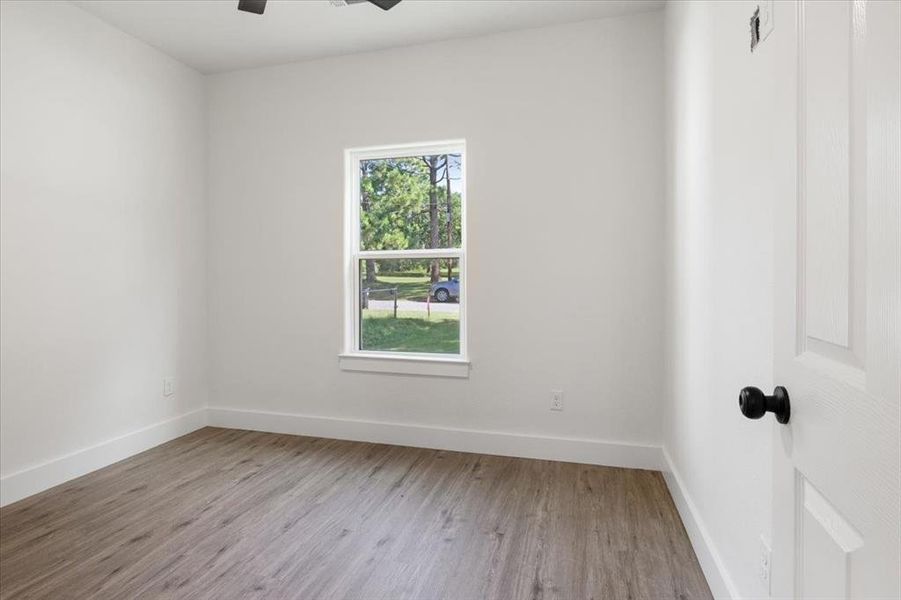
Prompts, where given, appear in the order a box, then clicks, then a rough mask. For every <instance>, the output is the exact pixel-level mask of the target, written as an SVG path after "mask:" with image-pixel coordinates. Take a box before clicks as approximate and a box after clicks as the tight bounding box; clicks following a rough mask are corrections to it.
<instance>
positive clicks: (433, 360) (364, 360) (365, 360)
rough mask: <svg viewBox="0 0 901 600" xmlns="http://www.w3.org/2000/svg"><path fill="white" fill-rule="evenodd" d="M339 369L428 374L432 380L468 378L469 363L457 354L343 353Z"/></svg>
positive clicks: (339, 360) (339, 361)
mask: <svg viewBox="0 0 901 600" xmlns="http://www.w3.org/2000/svg"><path fill="white" fill-rule="evenodd" d="M338 366H339V367H340V368H341V370H342V371H365V372H368V373H398V374H400V375H428V376H432V377H469V361H468V360H465V359H463V358H459V357H457V356H456V355H453V356H450V355H438V356H423V355H420V354H412V355H406V354H380V353H366V352H355V353H353V354H341V355H340V356H339V357H338Z"/></svg>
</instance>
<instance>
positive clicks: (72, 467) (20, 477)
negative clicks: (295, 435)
mask: <svg viewBox="0 0 901 600" xmlns="http://www.w3.org/2000/svg"><path fill="white" fill-rule="evenodd" d="M205 425H206V409H203V408H200V409H197V410H194V411H192V412H189V413H185V414H183V415H180V416H178V417H175V418H172V419H168V420H166V421H161V422H159V423H154V424H153V425H149V426H147V427H144V428H143V429H139V430H137V431H132V432H131V433H126V434H125V435H120V436H119V437H116V438H113V439H111V440H106V441H104V442H100V443H99V444H95V445H93V446H90V447H88V448H83V449H81V450H76V451H75V452H71V453H69V454H66V455H64V456H60V457H58V458H54V459H52V460H48V461H46V462H43V463H41V464H38V465H35V466H33V467H29V468H27V469H23V470H21V471H18V472H16V473H10V474H9V475H6V476H4V477H0V506H6V505H7V504H11V503H13V502H16V501H18V500H21V499H23V498H27V497H28V496H31V495H32V494H37V493H38V492H42V491H44V490H46V489H49V488H52V487H53V486H56V485H59V484H61V483H65V482H66V481H69V480H70V479H75V478H76V477H81V476H82V475H84V474H86V473H90V472H91V471H95V470H97V469H100V468H102V467H105V466H107V465H111V464H113V463H114V462H118V461H120V460H123V459H125V458H128V457H129V456H133V455H135V454H138V453H139V452H143V451H144V450H148V449H150V448H153V447H154V446H158V445H160V444H162V443H165V442H168V441H170V440H173V439H175V438H177V437H180V436H183V435H185V434H187V433H190V432H192V431H194V430H196V429H200V428H201V427H204V426H205Z"/></svg>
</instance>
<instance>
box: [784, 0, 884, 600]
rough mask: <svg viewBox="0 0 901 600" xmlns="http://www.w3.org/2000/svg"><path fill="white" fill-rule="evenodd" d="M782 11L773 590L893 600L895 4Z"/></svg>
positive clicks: (808, 5) (817, 1) (806, 5)
mask: <svg viewBox="0 0 901 600" xmlns="http://www.w3.org/2000/svg"><path fill="white" fill-rule="evenodd" d="M776 6H777V13H776V32H775V33H776V36H774V38H776V37H781V41H780V42H779V44H780V45H779V47H778V49H779V52H780V56H781V57H782V58H784V59H785V60H784V61H780V63H781V64H780V67H779V69H780V77H781V83H782V84H783V85H782V86H780V90H783V91H781V92H780V94H783V93H784V94H785V95H784V96H781V95H780V96H779V97H778V98H779V99H778V102H779V103H781V105H782V108H784V109H785V110H782V111H777V112H779V113H780V114H783V113H784V115H788V116H787V117H783V116H779V117H776V118H777V119H778V120H779V122H777V123H776V124H775V125H776V131H778V133H777V134H776V140H775V141H776V142H778V143H776V144H774V155H775V158H776V161H777V164H779V165H780V167H779V168H778V169H777V171H782V170H784V172H781V173H780V177H779V179H778V184H777V185H778V189H779V191H780V193H779V197H778V198H777V199H776V200H777V202H776V206H777V207H776V210H775V214H774V217H775V219H776V230H775V233H776V248H775V250H776V265H775V276H776V277H775V286H776V287H775V335H774V345H775V378H776V383H777V384H778V385H782V386H785V387H786V388H787V389H788V393H789V397H790V400H791V419H790V421H789V423H788V424H787V425H779V424H776V422H775V419H772V418H770V417H768V420H770V421H771V422H772V423H773V428H774V444H773V454H774V457H773V467H774V482H773V493H774V498H773V512H774V531H773V555H772V592H773V595H774V596H775V597H783V598H788V597H794V598H899V597H901V554H899V548H901V535H899V529H901V521H899V519H901V512H899V511H901V505H899V502H901V495H899V480H901V464H899V454H901V446H899V444H901V438H899V428H901V422H899V396H901V351H899V337H901V336H899V326H901V325H899V323H901V317H899V314H901V175H899V169H901V93H899V92H901V2H898V0H870V1H862V0H855V1H848V0H825V1H823V0H809V1H807V2H802V3H800V4H796V3H794V2H779V1H777V2H776ZM782 119H785V121H784V122H782ZM783 192H784V193H783ZM767 391H768V390H767Z"/></svg>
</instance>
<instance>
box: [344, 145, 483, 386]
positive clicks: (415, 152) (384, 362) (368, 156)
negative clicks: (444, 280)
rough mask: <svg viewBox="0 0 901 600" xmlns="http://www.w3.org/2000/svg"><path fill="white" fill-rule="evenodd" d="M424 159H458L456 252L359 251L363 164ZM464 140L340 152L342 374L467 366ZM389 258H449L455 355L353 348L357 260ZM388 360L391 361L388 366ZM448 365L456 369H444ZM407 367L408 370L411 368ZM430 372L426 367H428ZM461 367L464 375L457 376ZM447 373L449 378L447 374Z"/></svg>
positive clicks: (436, 372) (357, 297)
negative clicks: (455, 297) (455, 301)
mask: <svg viewBox="0 0 901 600" xmlns="http://www.w3.org/2000/svg"><path fill="white" fill-rule="evenodd" d="M430 154H459V155H460V161H461V170H462V180H461V182H460V183H461V190H462V194H461V198H460V223H461V229H462V231H461V237H460V247H459V248H445V249H441V248H437V249H431V248H426V249H418V250H360V169H359V163H360V161H363V160H376V159H385V158H399V157H405V156H427V155H430ZM467 176H468V169H467V164H466V140H448V141H439V142H428V143H419V144H397V145H390V146H373V147H366V148H349V149H346V150H345V151H344V297H343V302H344V311H343V314H344V335H343V340H342V348H341V351H340V352H339V358H340V366H341V368H342V369H345V370H354V371H359V370H363V371H371V372H394V373H405V374H411V375H439V376H455V377H460V376H467V375H468V367H469V358H468V356H469V354H468V344H467V340H468V337H469V336H468V335H467V334H468V327H467V323H468V321H467V318H466V308H467V301H466V299H467V287H468V286H467V282H466V279H467V277H468V271H467V267H466V237H467V234H466V230H467V220H466V193H467V190H466V181H467ZM367 258H370V259H391V258H422V259H425V258H454V259H456V260H457V261H458V264H459V270H460V301H459V302H460V353H459V354H438V353H427V352H390V351H385V350H379V351H373V350H360V349H359V347H360V346H359V335H360V331H359V323H358V319H357V315H358V314H359V310H360V295H359V293H357V285H358V282H359V278H360V260H365V259H367ZM392 361H394V362H392ZM448 364H450V365H452V366H454V367H457V368H454V369H451V370H449V369H448V368H447V367H448ZM411 365H412V366H411ZM430 366H431V367H435V368H433V369H432V368H429V367H430ZM461 366H462V367H464V368H465V371H466V374H465V375H461V372H462V371H461V369H460V368H459V367H461ZM449 372H453V373H454V374H452V375H448V373H449Z"/></svg>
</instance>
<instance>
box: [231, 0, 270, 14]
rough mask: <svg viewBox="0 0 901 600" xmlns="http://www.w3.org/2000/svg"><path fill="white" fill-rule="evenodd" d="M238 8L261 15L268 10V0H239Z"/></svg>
mask: <svg viewBox="0 0 901 600" xmlns="http://www.w3.org/2000/svg"><path fill="white" fill-rule="evenodd" d="M238 10H243V11H244V12H249V13H254V14H257V15H261V14H263V11H264V10H266V0H238Z"/></svg>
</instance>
